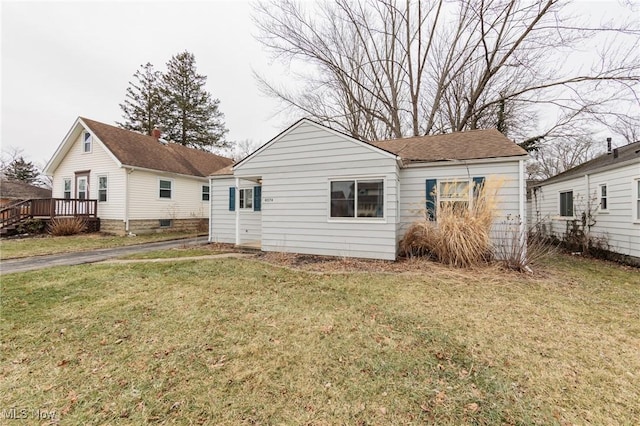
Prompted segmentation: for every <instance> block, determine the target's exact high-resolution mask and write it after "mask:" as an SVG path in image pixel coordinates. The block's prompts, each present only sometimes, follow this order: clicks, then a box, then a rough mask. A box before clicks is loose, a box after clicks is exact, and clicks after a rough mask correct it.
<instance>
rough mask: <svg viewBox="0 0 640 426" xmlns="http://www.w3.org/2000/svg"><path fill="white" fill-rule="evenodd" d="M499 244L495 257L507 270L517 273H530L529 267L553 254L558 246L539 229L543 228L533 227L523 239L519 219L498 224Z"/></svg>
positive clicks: (542, 227)
mask: <svg viewBox="0 0 640 426" xmlns="http://www.w3.org/2000/svg"><path fill="white" fill-rule="evenodd" d="M500 228H501V231H502V232H501V233H500V235H499V240H500V244H498V245H496V247H495V252H496V256H497V257H498V258H499V259H500V262H501V263H502V265H503V266H504V267H505V268H507V269H512V270H515V271H519V272H531V266H533V265H534V264H536V263H538V262H540V261H541V260H542V259H543V258H545V257H547V256H549V255H551V254H553V253H555V252H556V251H557V248H558V245H557V244H556V245H553V244H552V242H551V241H550V240H549V238H547V237H545V235H544V233H543V232H540V229H544V226H542V225H540V224H536V225H534V227H533V229H532V230H531V231H529V233H528V235H527V238H523V229H522V223H521V219H520V217H516V218H515V219H507V221H505V222H503V223H501V224H500Z"/></svg>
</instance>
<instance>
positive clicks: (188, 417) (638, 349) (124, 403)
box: [0, 255, 640, 425]
mask: <svg viewBox="0 0 640 426" xmlns="http://www.w3.org/2000/svg"><path fill="white" fill-rule="evenodd" d="M270 256H271V258H269V257H268V256H267V257H265V256H262V257H261V258H260V260H234V259H222V260H207V261H178V260H176V262H172V263H163V264H145V263H141V264H134V265H118V266H107V265H93V266H79V267H72V268H56V269H49V270H45V271H41V272H31V273H24V274H11V275H8V276H4V277H3V278H2V300H1V301H2V311H1V312H2V313H1V319H2V321H1V322H0V331H1V332H2V346H1V348H0V349H1V350H0V354H1V355H0V356H1V359H0V365H1V370H0V376H1V380H0V406H1V407H2V408H3V410H6V409H7V408H11V407H15V408H16V409H17V410H20V409H23V410H28V411H27V413H34V412H36V411H34V410H40V412H44V413H55V415H54V416H53V417H54V418H53V423H57V422H60V423H61V424H83V423H86V424H115V423H130V424H142V423H160V424H165V423H179V424H317V425H324V424H424V423H435V424H452V425H454V424H455V425H461V424H514V425H515V424H523V425H526V424H545V425H546V424H634V423H636V421H637V419H639V418H640V405H639V404H638V401H639V400H640V274H639V273H638V271H637V270H634V269H627V268H623V267H620V266H617V265H613V264H609V263H604V262H599V261H590V260H584V259H579V258H569V257H564V256H560V257H558V258H557V259H555V260H554V261H553V262H552V263H550V264H548V265H547V266H546V267H545V269H544V270H543V271H540V272H538V274H537V275H535V276H526V275H520V274H516V273H511V272H503V271H500V270H498V269H496V268H479V269H475V270H471V271H469V270H460V269H456V270H451V269H448V268H445V267H443V266H438V265H435V264H433V263H428V262H420V261H414V262H410V263H409V264H404V267H402V265H403V264H390V263H386V262H357V261H344V260H334V261H331V262H329V263H327V262H319V261H318V259H317V258H312V257H307V258H305V257H298V258H294V257H291V256H288V255H270ZM266 261H269V262H271V263H274V262H275V263H277V265H273V264H269V263H266ZM279 265H288V266H295V267H301V268H308V269H312V270H313V271H297V270H292V269H290V268H289V267H283V266H279ZM354 269H358V270H362V269H365V270H368V271H370V272H353V271H354ZM394 269H396V271H394ZM340 270H343V271H350V272H337V271H340ZM376 270H379V271H380V272H371V271H376ZM401 270H404V271H405V273H401ZM406 271H408V272H406ZM420 271H422V272H420ZM18 412H19V411H18ZM3 413H5V414H6V411H3ZM42 423H43V421H36V420H35V419H34V418H32V419H31V423H25V424H42ZM45 424H46V422H45Z"/></svg>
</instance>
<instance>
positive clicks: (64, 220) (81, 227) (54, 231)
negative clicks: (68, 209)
mask: <svg viewBox="0 0 640 426" xmlns="http://www.w3.org/2000/svg"><path fill="white" fill-rule="evenodd" d="M86 230H87V219H85V218H83V217H56V218H53V219H51V221H50V222H49V233H50V234H51V235H55V236H65V235H75V234H80V233H82V232H85V231H86Z"/></svg>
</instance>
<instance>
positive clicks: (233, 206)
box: [229, 186, 236, 212]
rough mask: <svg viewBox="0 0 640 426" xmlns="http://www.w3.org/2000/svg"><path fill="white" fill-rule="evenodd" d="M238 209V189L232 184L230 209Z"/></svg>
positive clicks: (231, 210) (230, 188)
mask: <svg viewBox="0 0 640 426" xmlns="http://www.w3.org/2000/svg"><path fill="white" fill-rule="evenodd" d="M235 210H236V189H235V188H234V187H233V186H231V187H229V211H230V212H233V211H235Z"/></svg>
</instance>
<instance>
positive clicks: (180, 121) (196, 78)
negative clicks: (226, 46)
mask: <svg viewBox="0 0 640 426" xmlns="http://www.w3.org/2000/svg"><path fill="white" fill-rule="evenodd" d="M206 81H207V77H205V76H202V75H199V74H197V73H196V58H195V56H194V55H193V53H190V52H187V51H185V52H182V53H179V54H177V55H175V56H173V57H172V58H171V60H170V61H169V62H168V63H167V72H166V73H165V74H164V75H163V76H162V93H163V98H164V99H165V101H166V103H167V104H166V105H167V111H166V112H167V113H166V115H165V120H164V122H163V124H164V132H165V134H166V137H167V138H168V139H170V140H173V141H175V142H177V143H180V144H182V145H187V146H191V147H194V148H199V149H203V150H210V149H211V148H226V147H228V146H229V143H228V142H227V141H226V140H225V134H226V133H227V131H228V130H227V128H226V127H225V123H224V114H223V113H222V112H220V110H219V109H218V105H219V104H220V100H219V99H214V98H212V96H211V94H210V93H209V92H207V91H206V90H205V89H204V86H205V83H206Z"/></svg>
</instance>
